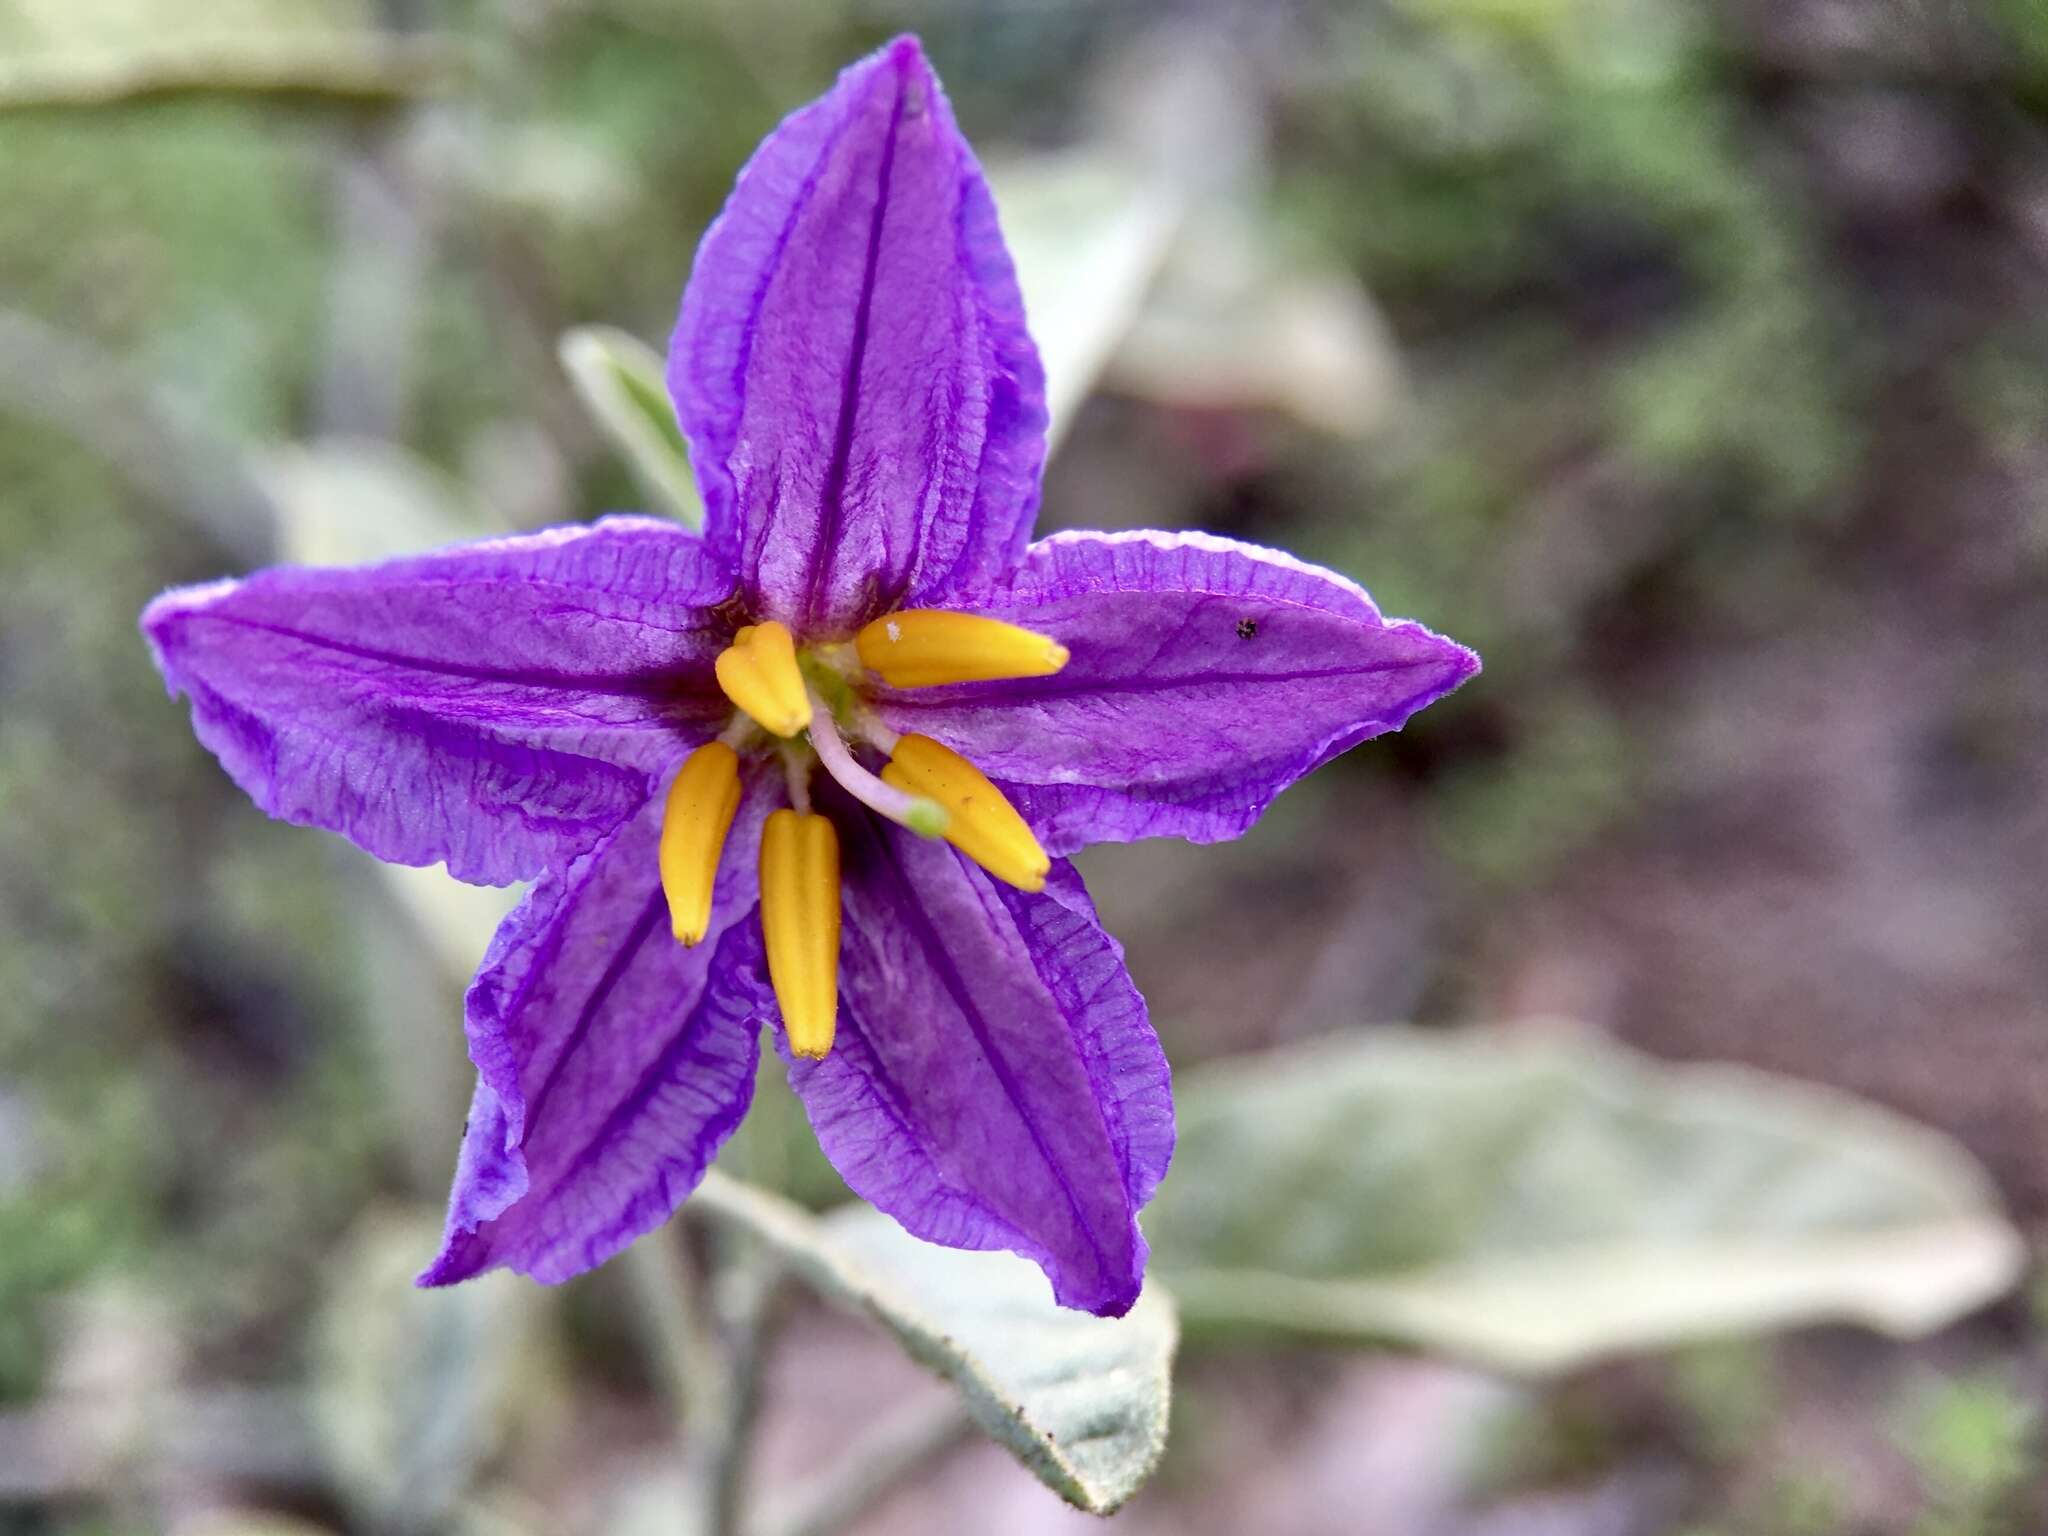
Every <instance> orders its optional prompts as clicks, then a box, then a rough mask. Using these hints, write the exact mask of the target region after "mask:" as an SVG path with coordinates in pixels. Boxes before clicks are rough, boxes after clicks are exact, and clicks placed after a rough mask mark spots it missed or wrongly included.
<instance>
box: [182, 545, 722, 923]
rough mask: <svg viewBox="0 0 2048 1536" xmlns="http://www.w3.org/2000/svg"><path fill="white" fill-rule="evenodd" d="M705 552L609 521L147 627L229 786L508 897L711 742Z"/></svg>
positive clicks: (280, 590) (185, 608)
mask: <svg viewBox="0 0 2048 1536" xmlns="http://www.w3.org/2000/svg"><path fill="white" fill-rule="evenodd" d="M731 587H732V582H731V577H730V576H729V574H728V573H727V570H726V568H725V567H724V566H722V565H721V564H720V563H719V561H718V560H717V559H716V558H715V557H714V556H713V555H712V554H711V552H710V550H709V549H708V548H707V547H706V546H705V545H704V544H703V543H702V542H701V541H700V540H698V539H697V538H696V537H694V536H693V535H691V534H689V533H686V532H684V531H683V530H682V529H680V528H678V527H676V526H675V525H674V524H671V523H662V522H656V521H654V520H653V519H650V518H626V517H616V518H607V519H605V520H604V521H602V522H600V523H597V524H595V525H592V526H588V527H573V528H556V529H550V530H548V531H547V532H544V533H536V534H532V535H528V536H526V537H523V538H513V539H494V540H490V541H488V542H485V543H480V544H466V545H460V546H457V547H455V548H452V549H445V550H440V551H437V552H435V553H433V554H428V555H420V556H415V557H412V558H409V559H404V560H393V561H389V562H387V563H384V564H381V565H372V566H363V567H359V568H355V569H349V570H309V569H302V568H293V567H279V568H276V569H273V570H267V571H260V572H258V573H257V574H256V575H254V576H251V577H249V578H248V579H247V580H246V581H222V582H215V583H212V584H211V585H208V586H202V587H184V588H180V589H178V590H176V591H171V592H166V593H165V594H164V595H163V596H162V597H159V598H158V599H157V600H156V601H155V602H153V603H151V604H150V605H149V607H148V609H147V610H146V611H145V612H144V613H143V616H142V628H143V633H144V634H145V635H146V636H147V637H148V639H149V643H150V645H151V646H152V647H153V648H154V650H155V652H156V660H157V666H158V667H159V668H160V669H161V670H162V672H163V675H164V678H165V681H166V682H168V683H169V685H170V687H171V691H172V692H173V693H174V694H175V693H185V694H189V695H190V696H191V699H192V725H193V729H194V730H195V731H196V732H197V733H198V735H199V739H200V741H201V742H203V743H204V744H205V745H206V746H207V747H208V748H209V749H210V750H211V751H212V752H213V754H214V755H215V756H216V757H218V758H219V759H220V761H221V765H222V766H223V767H224V768H226V769H227V771H228V774H229V776H230V777H232V778H233V779H234V781H235V782H236V783H237V784H239V785H241V786H242V788H243V789H245V790H247V791H248V792H249V794H250V796H251V798H253V799H254V800H255V801H256V803H257V804H258V805H259V806H261V807H262V808H263V809H264V810H266V811H268V812H269V813H270V814H271V815H273V816H278V817H282V818H283V819H284V820H286V821H292V822H298V823H301V824H307V825H312V826H318V827H326V828H328V829H330V830H332V831H335V832H339V833H341V834H343V835H344V836H345V837H348V838H349V839H350V840H351V841H353V842H355V843H357V844H359V845H360V846H362V847H363V848H366V849H368V850H369V851H370V852H371V853H373V854H375V855H376V856H377V857H378V858H380V859H384V860H387V861H389V862H391V863H395V864H432V863H435V862H437V861H440V860H446V861H447V864H448V870H449V873H451V874H453V875H455V876H456V877H457V878H458V879H463V880H470V881H475V882H478V883H481V884H487V885H502V884H505V883H507V882H510V881H513V880H521V879H526V878H528V877H530V876H533V875H536V874H538V873H540V871H541V870H542V869H543V868H545V867H547V866H548V865H549V864H552V863H556V862H559V861H560V860H562V859H566V858H568V857H570V856H572V855H574V854H576V853H578V852H581V851H582V850H584V849H586V848H588V847H590V846H591V845H592V844H593V843H595V842H596V841H597V839H598V838H600V837H602V836H603V835H604V834H605V833H606V832H608V831H610V830H611V829H612V828H613V827H615V826H617V825H618V824H619V823H620V822H621V821H623V820H624V819H625V818H626V817H628V816H630V815H631V814H632V813H633V812H634V811H636V810H638V809H639V808H640V806H641V805H642V804H643V803H644V802H645V801H646V799H647V797H648V795H649V794H650V793H651V791H652V788H653V785H654V784H655V782H656V780H657V779H658V777H659V776H660V775H661V774H662V773H663V772H664V771H665V770H666V769H667V768H668V767H670V766H671V765H673V763H674V762H675V761H676V760H677V759H678V758H679V757H680V756H681V755H682V753H683V752H685V751H686V750H687V749H688V748H689V747H690V746H692V745H693V744H695V743H696V742H697V741H700V740H702V739H703V738H704V737H705V736H706V735H708V734H710V732H711V731H712V730H715V729H716V724H715V722H716V720H717V718H718V717H719V715H720V714H721V713H723V712H724V711H723V706H722V701H721V699H720V696H719V694H718V692H717V687H716V684H715V683H714V682H713V680H712V678H711V663H712V660H713V658H714V657H715V656H716V654H717V651H718V648H719V647H720V645H722V644H723V643H724V638H725V634H726V629H723V628H720V627H719V626H718V625H717V624H715V623H714V621H713V619H712V617H711V616H710V615H709V614H708V613H707V612H706V610H707V608H709V607H710V606H711V605H713V604H716V603H718V602H720V601H721V600H723V599H724V598H725V597H726V596H727V595H729V593H730V591H731Z"/></svg>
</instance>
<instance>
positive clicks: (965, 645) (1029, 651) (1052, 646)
mask: <svg viewBox="0 0 2048 1536" xmlns="http://www.w3.org/2000/svg"><path fill="white" fill-rule="evenodd" d="M853 644H854V649H855V650H857V651H858V652H859V653H860V661H861V665H862V666H864V667H866V668H867V669H868V670H869V671H870V672H873V673H876V674H878V675H879V676H880V677H881V679H882V681H883V682H885V683H887V684H888V685H889V686H890V687H891V688H932V687H936V686H937V685H938V684H940V683H987V682H994V681H995V680H997V679H998V678H1005V677H1046V676H1049V675H1051V674H1052V673H1054V672H1057V671H1059V669H1060V668H1061V667H1064V666H1065V665H1066V664H1067V648H1066V647H1065V646H1064V645H1061V644H1060V643H1059V642H1058V641H1057V640H1053V639H1050V638H1048V637H1047V636H1045V635H1041V634H1038V633H1036V632H1035V631H1033V630H1029V629H1020V628H1018V627H1017V626H1016V625H1015V624H1005V623H1003V621H1002V620H1000V619H984V618H981V617H979V616H977V615H975V614H972V613H945V612H942V611H940V610H938V609H935V608H910V609H906V610H904V611H903V612H902V613H891V614H887V615H884V616H883V617H882V618H879V619H876V620H875V621H874V623H872V624H870V625H868V626H867V627H866V628H865V629H863V630H862V631H861V632H860V633H859V634H857V635H855V636H854V637H853Z"/></svg>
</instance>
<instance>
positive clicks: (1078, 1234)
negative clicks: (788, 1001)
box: [790, 815, 1173, 1316]
mask: <svg viewBox="0 0 2048 1536" xmlns="http://www.w3.org/2000/svg"><path fill="white" fill-rule="evenodd" d="M840 821H841V826H842V830H843V834H844V837H845V842H846V847H845V856H844V876H845V892H846V894H845V901H846V907H845V921H846V930H845V931H846V937H845V940H844V945H843V958H842V963H841V977H840V1006H839V1032H838V1039H837V1041H836V1043H835V1044H834V1045H833V1047H832V1053H831V1055H829V1056H827V1057H826V1058H825V1059H824V1060H823V1061H820V1062H797V1063H796V1064H795V1065H794V1066H793V1068H792V1070H791V1073H790V1080H791V1083H792V1084H793V1086H794V1087H795V1089H796V1091H797V1094H798V1095H799V1096H800V1097H801V1098H802V1099H803V1101H804V1105H805V1108H806V1109H807V1110H808V1111H809V1113H810V1117H811V1123H812V1125H813V1126H814V1127H815V1128H816V1130H817V1134H818V1143H819V1145H820V1146H822V1147H823V1148H824V1150H825V1154H826V1156H828V1157H829V1158H831V1160H832V1162H833V1164H834V1165H835V1166H836V1167H837V1168H838V1169H839V1172H840V1173H841V1175H842V1176H844V1178H845V1179H846V1182H847V1184H848V1185H849V1186H850V1187H851V1188H852V1189H853V1190H854V1191H855V1193H857V1194H859V1195H861V1196H862V1197H863V1198H864V1199H866V1200H868V1201H870V1202H872V1203H873V1204H874V1205H876V1206H877V1207H879V1208H880V1209H882V1210H884V1211H887V1212H888V1213H889V1214H890V1215H892V1216H894V1217H895V1218H896V1219H897V1220H898V1221H900V1222H901V1223H902V1224H903V1225H904V1227H905V1228H907V1229H908V1230H909V1231H910V1232H912V1233H914V1234H915V1235H917V1236H919V1237H922V1238H925V1239H927V1240H929V1241H931V1242H935V1243H944V1244H946V1245H947V1246H949V1247H954V1248H1007V1249H1010V1250H1011V1251H1013V1252H1016V1253H1020V1254H1023V1255H1024V1256H1025V1257H1026V1258H1029V1259H1032V1260H1034V1261H1035V1262H1037V1263H1038V1264H1039V1265H1040V1266H1041V1267H1042V1268H1043V1269H1044V1270H1045V1272H1046V1274H1047V1276H1048V1277H1049V1278H1050V1279H1051V1281H1052V1287H1053V1295H1054V1297H1055V1298H1056V1299H1057V1300H1058V1301H1059V1302H1060V1303H1061V1304H1062V1305H1063V1306H1069V1307H1079V1308H1083V1309H1085V1310H1087V1311H1090V1312H1099V1313H1102V1314H1104V1315H1105V1316H1118V1315H1121V1314H1122V1313H1124V1312H1126V1311H1128V1310H1129V1308H1130V1306H1131V1303H1132V1302H1133V1301H1135V1300H1136V1299H1137V1295H1138V1288H1139V1285H1140V1283H1141V1282H1142V1280H1143V1278H1144V1269H1145V1240H1144V1238H1143V1237H1142V1236H1141V1235H1140V1234H1139V1231H1138V1227H1137V1221H1136V1216H1137V1212H1138V1209H1139V1207H1140V1206H1142V1205H1143V1204H1144V1203H1145V1202H1146V1200H1148V1199H1149V1198H1151V1195H1152V1191H1153V1190H1154V1189H1155V1188H1156V1187H1157V1186H1158V1183H1159V1180H1160V1177H1161V1176H1162V1175H1163V1174H1164V1173H1165V1171H1166V1164H1167V1160H1168V1159H1169V1158H1170V1157H1171V1155H1172V1152H1173V1101H1172V1097H1171V1093H1170V1090H1169V1087H1168V1082H1167V1071H1166V1058H1165V1055H1164V1054H1163V1053H1162V1052H1161V1050H1160V1048H1159V1040H1158V1037H1157V1036H1155V1035H1154V1034H1153V1032H1152V1026H1151V1024H1150V1022H1149V1021H1148V1019H1147V1017H1146V1013H1145V1002H1144V999H1143V998H1141V997H1140V996H1139V995H1138V991H1137V988H1135V987H1134V986H1132V985H1131V978H1130V975H1129V973H1128V972H1126V971H1125V969H1124V964H1123V953H1122V951H1121V950H1120V949H1119V948H1118V946H1117V944H1116V941H1115V940H1113V939H1111V938H1110V937H1109V936H1108V935H1107V934H1106V933H1104V932H1103V931H1102V929H1101V927H1100V926H1099V925H1098V924H1097V922H1096V920H1095V912H1094V909H1093V907H1092V906H1091V905H1090V904H1089V901H1088V896H1087V893H1086V891H1085V890H1083V888H1082V886H1081V881H1080V878H1079V877H1078V876H1077V875H1075V874H1074V873H1073V871H1072V870H1071V869H1070V868H1069V867H1068V866H1066V865H1064V864H1060V865H1056V866H1055V867H1054V872H1053V877H1052V880H1051V882H1050V883H1049V884H1048V886H1047V887H1046V890H1045V892H1044V893H1043V894H1041V895H1036V896H1032V895H1026V894H1024V893H1023V892H1021V891H1016V890H1013V889H1011V888H1010V887H1008V886H1005V885H999V884H997V883H996V882H994V881H992V880H990V879H989V878H988V876H986V875H984V874H983V873H982V872H981V871H980V870H979V869H977V868H975V867H974V866H973V865H971V864H969V863H968V862H967V861H966V860H964V859H962V858H961V857H960V856H959V855H957V854H956V853H954V852H953V850H952V849H950V848H948V847H947V846H945V845H944V844H943V843H935V842H926V841H923V840H921V839H919V838H917V837H914V836H912V835H911V834H909V833H907V832H904V831H903V830H902V829H900V828H897V827H894V826H888V825H885V824H883V823H880V822H878V821H876V820H874V819H873V818H871V817H867V816H864V815H854V816H847V817H842V818H840Z"/></svg>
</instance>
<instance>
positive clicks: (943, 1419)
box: [749, 1392, 974, 1536]
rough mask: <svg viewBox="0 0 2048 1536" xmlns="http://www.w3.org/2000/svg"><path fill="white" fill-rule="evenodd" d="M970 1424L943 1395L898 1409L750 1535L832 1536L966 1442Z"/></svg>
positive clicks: (952, 1398)
mask: <svg viewBox="0 0 2048 1536" xmlns="http://www.w3.org/2000/svg"><path fill="white" fill-rule="evenodd" d="M973 1427H974V1420H973V1419H971V1418H970V1417H968V1413H967V1407H966V1404H964V1403H963V1402H962V1401H961V1400H960V1398H959V1396H958V1395H957V1394H955V1393H953V1392H947V1393H945V1394H944V1395H943V1396H940V1397H937V1398H934V1399H931V1400H929V1401H920V1402H913V1403H910V1404H908V1405H907V1406H905V1407H903V1408H900V1409H898V1410H897V1411H896V1412H894V1413H892V1414H891V1415H890V1416H889V1417H888V1418H886V1419H884V1420H882V1422H881V1423H879V1424H877V1425H875V1426H874V1428H872V1429H870V1430H869V1431H868V1432H867V1433H866V1434H864V1435H862V1436H861V1437H860V1438H859V1439H857V1440H855V1441H854V1443H853V1444H852V1445H850V1446H848V1447H847V1449H846V1451H845V1452H844V1454H842V1455H841V1456H840V1457H839V1459H838V1461H837V1463H836V1464H835V1465H834V1466H833V1467H832V1468H831V1469H830V1470H828V1471H826V1472H823V1473H820V1474H819V1475H818V1476H817V1477H816V1478H814V1479H812V1480H811V1481H810V1482H808V1483H806V1484H804V1485H803V1486H802V1487H800V1488H798V1489H797V1490H796V1491H795V1492H794V1493H792V1494H790V1495H789V1496H788V1497H787V1498H786V1499H785V1500H783V1501H781V1502H779V1503H778V1504H777V1505H776V1506H775V1507H772V1508H770V1509H769V1511H768V1512H767V1513H766V1514H765V1515H764V1516H763V1517H762V1518H761V1520H760V1521H759V1522H758V1523H757V1524H756V1525H755V1526H754V1527H753V1529H752V1531H751V1532H750V1533H749V1536H831V1533H832V1532H834V1531H840V1530H844V1529H845V1528H846V1527H847V1526H849V1525H851V1524H853V1522H854V1521H856V1520H858V1519H860V1517H861V1516H862V1515H864V1514H866V1513H867V1512H868V1511H869V1510H871V1509H873V1508H874V1507H875V1506H876V1505H877V1504H879V1503H880V1502H881V1501H882V1500H883V1499H885V1498H887V1497H888V1496H889V1494H891V1493H893V1492H894V1491H895V1490H896V1488H897V1487H898V1486H899V1485H901V1484H902V1482H903V1481H904V1479H906V1478H908V1477H910V1476H912V1475H913V1474H915V1473H917V1472H920V1471H922V1470H923V1469H924V1468H925V1467H926V1466H927V1465H929V1464H930V1463H931V1462H933V1461H936V1460H937V1459H938V1458H939V1457H941V1456H943V1455H944V1454H945V1453H946V1452H947V1451H950V1450H951V1449H952V1448H953V1447H954V1446H956V1445H958V1444H959V1443H960V1442H961V1441H962V1440H963V1439H965V1438H966V1436H967V1434H968V1431H970V1430H971V1429H973Z"/></svg>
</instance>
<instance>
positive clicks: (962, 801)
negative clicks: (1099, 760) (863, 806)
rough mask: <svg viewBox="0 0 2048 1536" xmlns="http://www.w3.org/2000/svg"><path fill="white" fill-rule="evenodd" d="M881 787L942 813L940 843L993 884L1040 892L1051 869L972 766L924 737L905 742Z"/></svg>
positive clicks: (997, 793)
mask: <svg viewBox="0 0 2048 1536" xmlns="http://www.w3.org/2000/svg"><path fill="white" fill-rule="evenodd" d="M882 782H883V783H885V784H889V785H893V786H894V787H895V788H897V789H900V790H902V791H903V792H904V793H905V794H912V795H924V796H927V797H928V798H930V799H933V800H936V801H937V802H938V803H939V804H940V805H942V806H944V807H945V809H946V841H947V842H949V843H951V844H952V845H953V846H954V847H955V848H958V849H959V850H960V851H961V852H962V853H964V854H966V855H967V857H969V858H970V859H972V860H974V862H975V863H977V864H979V865H980V866H981V867H982V868H983V869H985V870H987V871H988V872H989V873H990V874H992V875H994V876H995V877H996V878H997V879H998V880H1002V881H1005V882H1007V883H1008V884H1010V885H1014V886H1016V887H1017V889H1018V890H1020V891H1042V890H1044V889H1045V877H1046V874H1047V872H1048V871H1050V870H1051V868H1052V860H1051V859H1049V858H1047V857H1046V853H1045V850H1044V849H1043V848H1041V847H1040V846H1039V844H1038V839H1037V838H1036V837H1034V836H1032V834H1031V828H1030V827H1028V826H1026V825H1025V823H1024V818H1023V817H1022V816H1020V815H1018V814H1017V808H1016V807H1015V806H1014V805H1012V804H1010V802H1009V801H1008V800H1007V799H1005V798H1004V796H1003V792H1002V791H1001V790H999V789H997V788H996V787H995V785H993V784H991V783H989V781H988V777H987V775H985V774H984V773H983V772H982V771H981V770H980V769H979V768H977V767H975V766H974V764H972V763H970V762H968V761H967V759H966V758H964V757H962V756H961V755H960V754H959V753H957V752H955V751H953V750H952V748H950V747H944V746H941V745H940V744H939V743H938V742H936V741H933V740H932V739H931V737H929V736H905V737H904V738H903V739H902V740H901V741H899V742H897V743H896V752H895V755H894V756H892V757H891V758H890V759H889V764H888V766H887V767H885V768H884V769H883V770H882Z"/></svg>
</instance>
